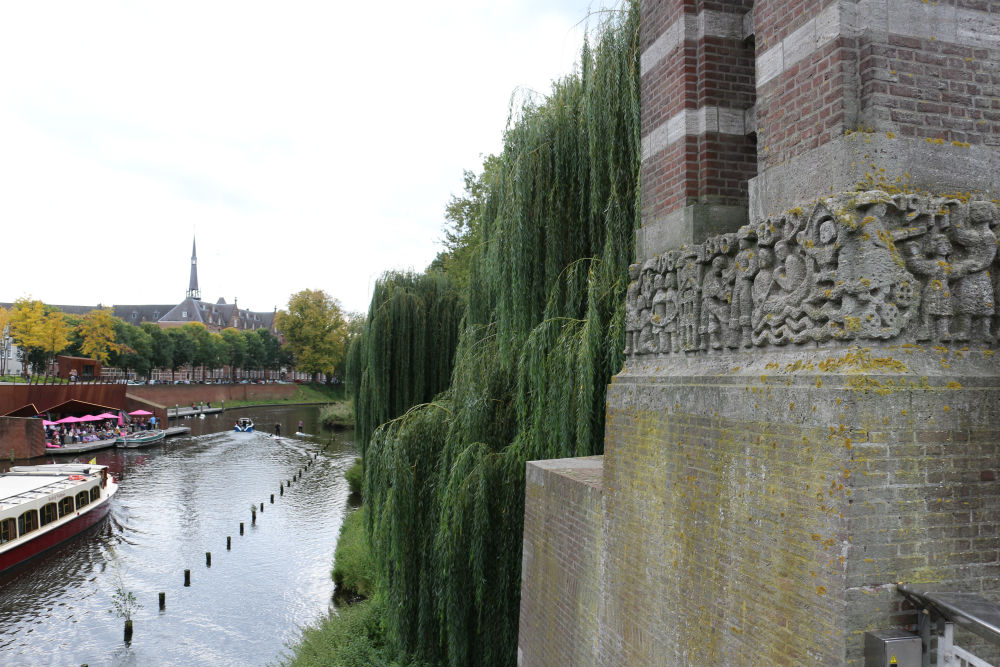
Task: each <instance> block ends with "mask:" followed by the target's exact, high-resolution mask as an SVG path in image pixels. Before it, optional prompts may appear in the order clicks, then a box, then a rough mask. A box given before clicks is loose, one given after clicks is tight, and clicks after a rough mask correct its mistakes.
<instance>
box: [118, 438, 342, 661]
mask: <svg viewBox="0 0 1000 667" xmlns="http://www.w3.org/2000/svg"><path fill="white" fill-rule="evenodd" d="M332 443H333V438H330V441H329V442H327V444H326V446H325V447H323V451H326V450H327V449H329V448H330V445H331V444H332ZM318 458H319V453H318V452H313V453H312V456H311V457H308V456H307V459H308V461H307V463H306V466H305V468H299V469H298V471H297V472H296V473H295V474H294V475H292V479H290V480H285V482H284V484H281V483H279V484H278V495H279V496H284V495H285V489H286V488H291V486H292V482H293V481H295V482H298V481H299V480H300V479H301V478H302V474H303V473H304V472H305V471H307V470H308V469H309V468H310V466H312V464H313V463H315V462H316V459H318ZM271 504H272V505H273V504H274V494H273V493H272V494H271ZM260 512H261V514H263V513H264V503H263V502H262V503H260ZM250 525H251V526H255V525H257V505H256V503H255V504H253V505H251V506H250ZM244 532H245V526H244V522H243V521H240V535H243V534H244ZM232 549H233V538H232V536H231V535H227V536H226V551H232ZM205 567H212V552H211V551H206V552H205ZM184 586H185V587H189V586H191V570H190V569H185V570H184ZM159 609H160V611H166V609H167V594H166V592H165V591H160V592H159ZM125 641H126V642H130V641H132V621H131V619H127V620H126V621H125Z"/></svg>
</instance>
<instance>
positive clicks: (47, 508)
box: [41, 503, 56, 526]
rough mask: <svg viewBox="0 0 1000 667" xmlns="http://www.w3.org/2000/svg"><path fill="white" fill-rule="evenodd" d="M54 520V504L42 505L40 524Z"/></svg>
mask: <svg viewBox="0 0 1000 667" xmlns="http://www.w3.org/2000/svg"><path fill="white" fill-rule="evenodd" d="M55 520H56V504H55V503H48V504H47V505H42V521H41V525H43V526H44V525H45V524H47V523H52V522H53V521H55Z"/></svg>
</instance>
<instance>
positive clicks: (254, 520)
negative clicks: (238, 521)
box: [250, 507, 257, 526]
mask: <svg viewBox="0 0 1000 667" xmlns="http://www.w3.org/2000/svg"><path fill="white" fill-rule="evenodd" d="M250 525H251V526H256V525H257V508H256V507H255V508H254V509H252V510H250Z"/></svg>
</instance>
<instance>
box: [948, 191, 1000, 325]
mask: <svg viewBox="0 0 1000 667" xmlns="http://www.w3.org/2000/svg"><path fill="white" fill-rule="evenodd" d="M995 224H996V208H995V207H994V205H993V204H992V203H991V202H985V201H977V202H972V203H971V204H969V216H968V225H967V226H961V225H956V226H954V227H952V228H951V237H952V240H953V241H954V242H955V243H957V244H958V245H960V246H961V247H962V249H963V250H964V251H965V252H964V257H963V258H962V259H961V260H960V261H957V262H954V264H953V265H952V276H953V277H954V278H956V282H955V286H954V289H953V291H954V294H955V297H954V299H955V302H954V303H955V314H956V316H957V317H956V324H957V327H956V328H957V331H956V332H955V339H956V340H960V341H965V340H969V339H970V338H972V339H975V340H982V341H986V342H993V336H992V334H991V333H990V324H991V320H992V318H993V313H994V310H995V308H994V305H993V299H994V294H993V285H992V283H991V282H990V275H989V268H990V264H992V263H993V258H994V257H996V254H997V237H996V234H994V233H993V230H992V229H990V227H992V226H993V225H995Z"/></svg>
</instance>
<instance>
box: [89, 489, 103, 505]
mask: <svg viewBox="0 0 1000 667" xmlns="http://www.w3.org/2000/svg"><path fill="white" fill-rule="evenodd" d="M100 498H101V487H99V486H95V487H92V488H91V489H90V502H94V501H95V500H100Z"/></svg>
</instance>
